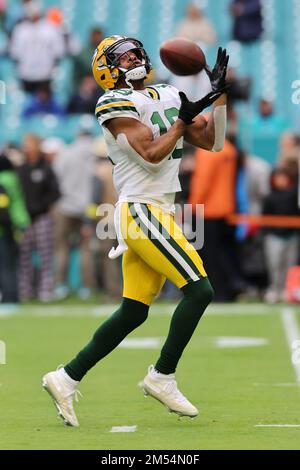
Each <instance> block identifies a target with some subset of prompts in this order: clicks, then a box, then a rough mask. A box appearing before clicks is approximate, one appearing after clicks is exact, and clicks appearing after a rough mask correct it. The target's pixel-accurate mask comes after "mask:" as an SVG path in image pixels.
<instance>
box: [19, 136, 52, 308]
mask: <svg viewBox="0 0 300 470" xmlns="http://www.w3.org/2000/svg"><path fill="white" fill-rule="evenodd" d="M23 152H24V155H25V157H26V162H25V163H24V164H23V165H22V166H21V167H20V168H19V176H20V181H21V185H22V189H23V192H24V195H25V200H26V205H27V209H28V212H29V214H30V217H31V221H32V223H31V225H30V226H29V227H28V228H27V229H26V232H25V235H24V238H23V240H22V243H21V245H20V248H21V253H20V295H21V299H22V300H28V299H31V298H33V297H34V296H35V290H34V266H33V263H32V253H33V252H36V253H37V254H38V257H39V265H40V266H39V276H38V279H37V289H36V291H37V295H38V297H39V299H40V300H41V301H44V302H47V301H49V300H51V299H52V295H53V283H54V281H53V266H52V260H53V251H54V248H53V220H52V216H51V208H52V206H53V205H54V203H55V202H56V201H57V200H58V198H59V196H60V192H59V188H58V183H57V180H56V177H55V174H54V173H53V171H52V169H51V166H50V165H49V163H48V162H46V161H45V160H44V159H43V158H42V156H41V151H40V139H39V138H38V137H36V136H35V135H31V134H27V135H26V136H25V138H24V141H23Z"/></svg>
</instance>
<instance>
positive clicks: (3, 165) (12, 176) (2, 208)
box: [0, 154, 30, 304]
mask: <svg viewBox="0 0 300 470" xmlns="http://www.w3.org/2000/svg"><path fill="white" fill-rule="evenodd" d="M29 223H30V218H29V215H28V212H27V210H26V206H25V201H24V196H23V194H22V191H21V189H20V182H19V179H18V175H17V174H16V171H15V169H14V167H13V166H12V164H11V162H10V161H9V160H8V158H7V157H6V156H5V154H0V303H5V304H7V303H9V304H15V303H17V302H18V300H19V295H18V281H17V273H18V245H17V240H18V238H19V236H20V234H21V233H22V232H23V231H24V230H25V228H26V226H27V225H29Z"/></svg>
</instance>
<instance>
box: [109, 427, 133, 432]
mask: <svg viewBox="0 0 300 470" xmlns="http://www.w3.org/2000/svg"><path fill="white" fill-rule="evenodd" d="M136 430H137V426H136V425H134V426H113V427H112V428H111V430H110V431H109V432H135V431H136Z"/></svg>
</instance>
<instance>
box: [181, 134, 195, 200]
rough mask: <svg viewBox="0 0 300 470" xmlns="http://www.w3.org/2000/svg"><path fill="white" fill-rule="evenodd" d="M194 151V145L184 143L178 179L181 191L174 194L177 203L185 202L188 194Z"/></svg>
mask: <svg viewBox="0 0 300 470" xmlns="http://www.w3.org/2000/svg"><path fill="white" fill-rule="evenodd" d="M195 152H196V149H195V147H194V146H192V145H189V144H187V143H184V146H183V156H182V161H181V164H180V168H179V180H180V185H181V192H179V193H177V194H176V203H177V204H182V205H183V204H186V203H187V201H188V198H189V194H190V184H191V177H192V175H193V172H194V170H195Z"/></svg>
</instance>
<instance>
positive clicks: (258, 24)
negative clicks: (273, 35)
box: [230, 0, 263, 43]
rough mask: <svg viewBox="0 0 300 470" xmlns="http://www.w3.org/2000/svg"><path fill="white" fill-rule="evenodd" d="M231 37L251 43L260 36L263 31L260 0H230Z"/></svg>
mask: <svg viewBox="0 0 300 470" xmlns="http://www.w3.org/2000/svg"><path fill="white" fill-rule="evenodd" d="M230 11H231V14H232V16H233V19H234V20H233V33H232V36H233V39H235V40H236V41H240V42H243V43H251V42H253V41H256V40H257V39H259V38H260V37H261V34H262V31H263V23H262V12H261V2H260V0H232V2H231V6H230Z"/></svg>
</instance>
